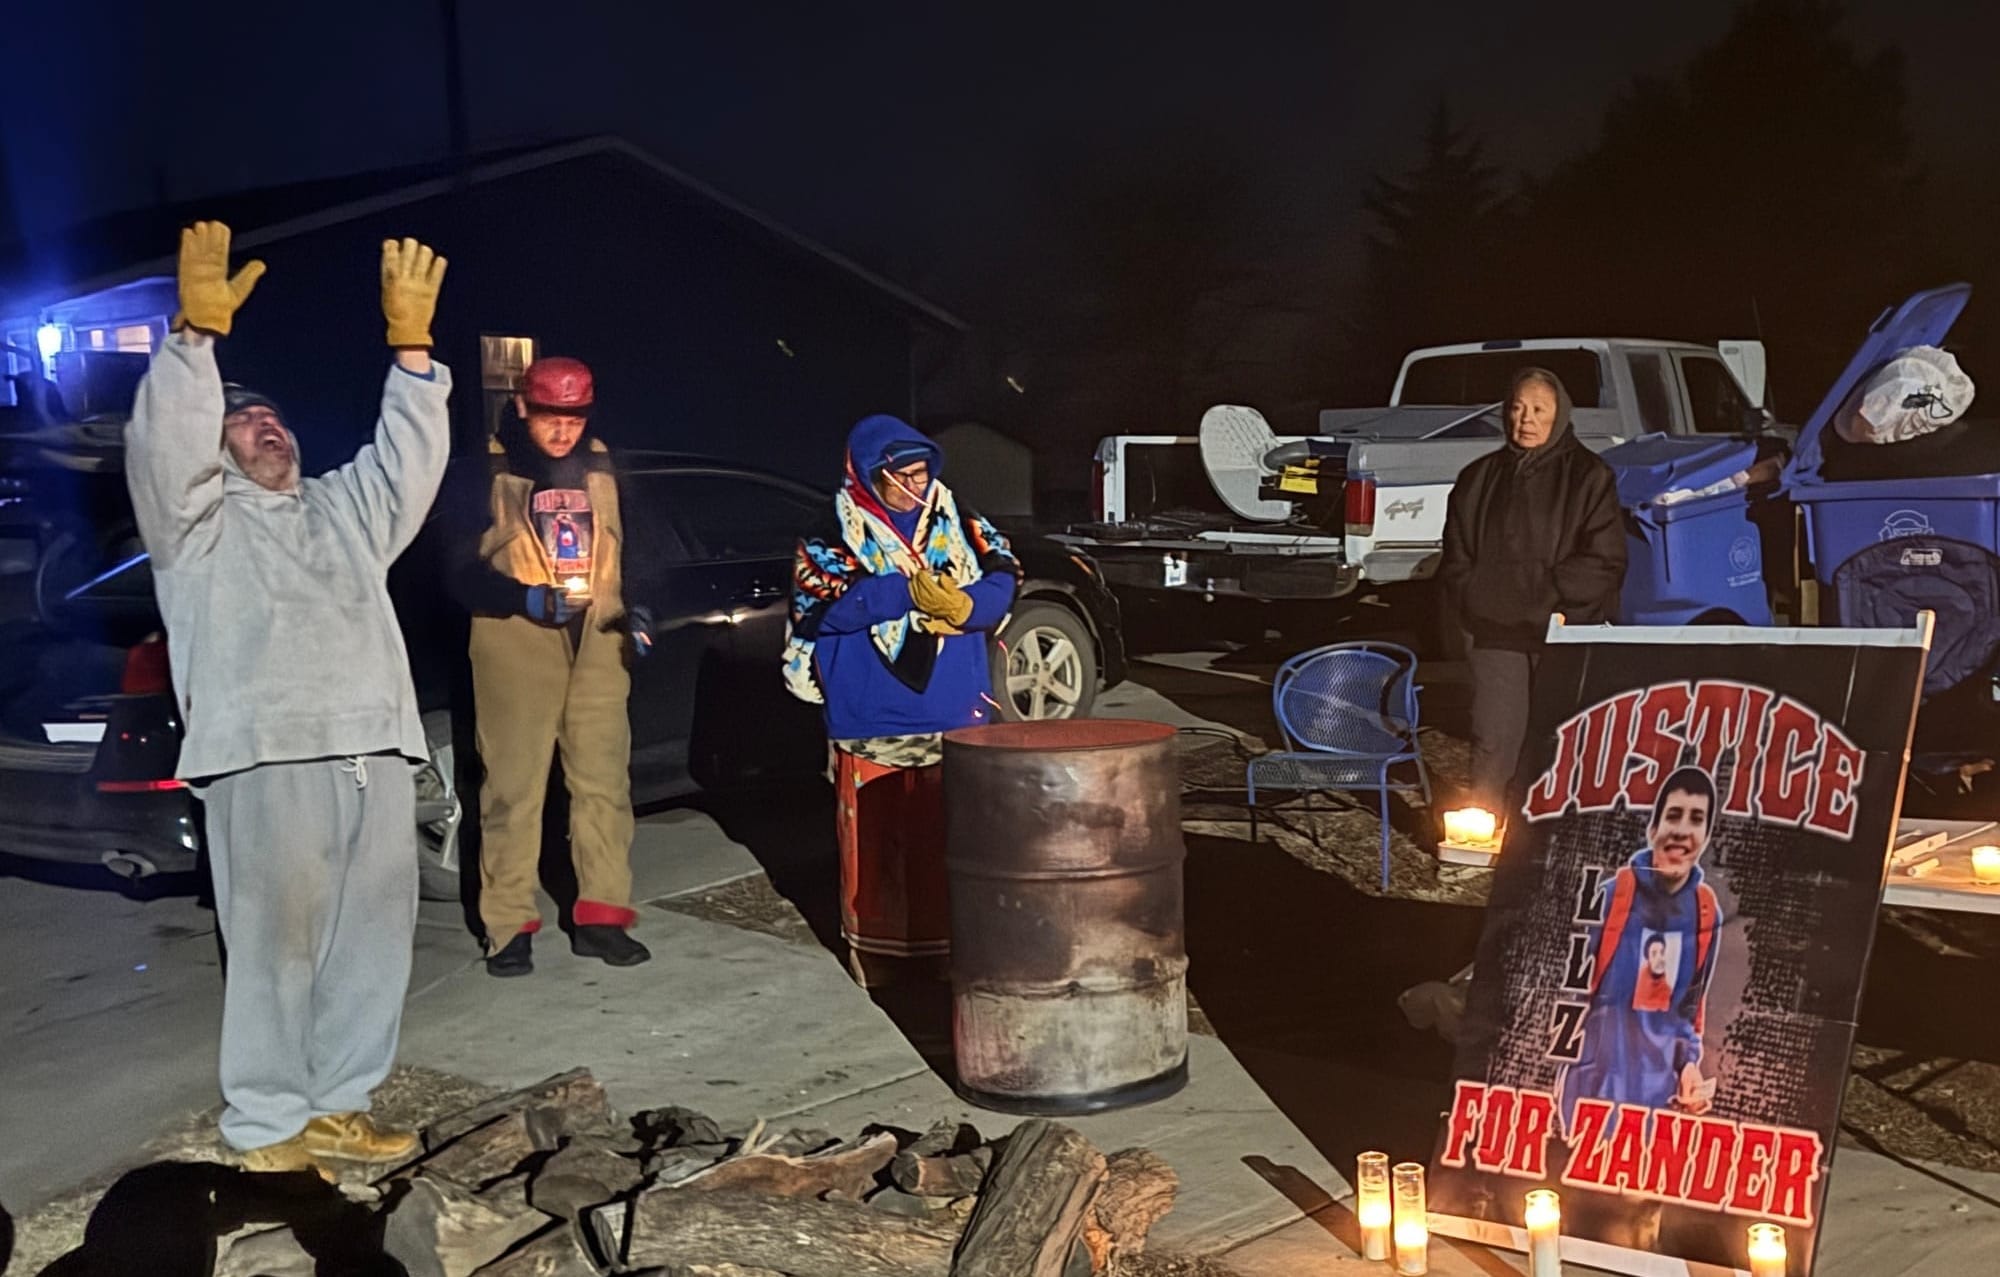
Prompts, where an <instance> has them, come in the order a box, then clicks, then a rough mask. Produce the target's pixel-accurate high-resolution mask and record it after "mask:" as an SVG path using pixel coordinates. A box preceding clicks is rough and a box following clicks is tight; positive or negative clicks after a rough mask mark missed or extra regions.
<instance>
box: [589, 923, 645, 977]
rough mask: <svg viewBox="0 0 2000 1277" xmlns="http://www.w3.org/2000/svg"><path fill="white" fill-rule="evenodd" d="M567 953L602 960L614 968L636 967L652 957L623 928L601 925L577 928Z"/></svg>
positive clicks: (594, 924)
mask: <svg viewBox="0 0 2000 1277" xmlns="http://www.w3.org/2000/svg"><path fill="white" fill-rule="evenodd" d="M569 951H570V952H571V953H573V954H575V955H576V956H577V957H579V958H602V959H604V961H605V962H606V963H608V964H610V965H611V966H614V967H636V966H638V965H639V964H640V963H641V962H644V961H645V960H646V959H648V958H650V957H652V956H653V952H652V950H650V949H648V948H647V947H646V946H645V945H643V944H640V943H639V942H638V941H637V940H634V939H633V938H632V937H631V936H629V935H627V934H626V932H625V928H623V927H613V926H608V925H606V924H603V923H593V924H590V925H588V926H578V927H577V929H576V931H575V932H574V933H573V934H572V935H571V936H570V938H569Z"/></svg>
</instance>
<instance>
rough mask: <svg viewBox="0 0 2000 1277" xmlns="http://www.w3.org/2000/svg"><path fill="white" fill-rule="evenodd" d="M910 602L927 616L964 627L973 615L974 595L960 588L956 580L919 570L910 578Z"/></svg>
mask: <svg viewBox="0 0 2000 1277" xmlns="http://www.w3.org/2000/svg"><path fill="white" fill-rule="evenodd" d="M910 602H912V603H914V604H916V605H917V611H919V612H922V613H923V614H924V615H925V616H931V617H936V618H937V619H938V620H941V621H947V622H949V623H950V624H951V625H952V626H953V627H954V628H956V629H964V628H965V622H966V621H967V620H968V619H969V618H970V617H971V616H972V596H971V595H969V594H967V593H966V592H965V591H964V590H961V589H959V588H958V583H957V582H956V581H948V580H946V579H945V578H944V576H943V575H941V574H940V573H936V572H919V573H917V575H915V576H913V577H911V578H910Z"/></svg>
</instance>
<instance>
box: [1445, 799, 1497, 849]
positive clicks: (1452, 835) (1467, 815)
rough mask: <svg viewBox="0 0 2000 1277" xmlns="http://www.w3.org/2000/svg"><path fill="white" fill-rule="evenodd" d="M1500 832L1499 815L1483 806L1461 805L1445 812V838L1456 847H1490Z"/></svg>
mask: <svg viewBox="0 0 2000 1277" xmlns="http://www.w3.org/2000/svg"><path fill="white" fill-rule="evenodd" d="M1499 832H1500V819H1499V817H1497V816H1495V815H1494V814H1493V813H1492V812H1490V811H1487V810H1486V809H1485V808H1483V807H1461V808H1459V809H1458V810H1457V811H1448V812H1446V813H1445V814H1444V840H1445V841H1446V842H1448V843H1451V844H1452V845H1453V846H1456V847H1490V846H1492V845H1493V844H1494V842H1496V841H1497V840H1498V835H1499Z"/></svg>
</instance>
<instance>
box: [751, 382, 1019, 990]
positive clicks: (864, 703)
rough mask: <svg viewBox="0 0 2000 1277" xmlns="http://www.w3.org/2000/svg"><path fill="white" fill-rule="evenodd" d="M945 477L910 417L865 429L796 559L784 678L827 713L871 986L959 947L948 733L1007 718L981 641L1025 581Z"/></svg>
mask: <svg viewBox="0 0 2000 1277" xmlns="http://www.w3.org/2000/svg"><path fill="white" fill-rule="evenodd" d="M943 468H944V454H943V452H942V450H940V449H939V448H938V446H937V445H936V444H935V443H933V442H931V441H930V440H929V439H927V438H925V437H924V436H923V435H920V434H918V433H917V432H916V431H915V430H913V429H911V428H910V426H909V425H908V424H906V423H905V422H903V421H901V420H899V419H897V418H895V417H890V416H873V417H868V418H866V419H864V420H862V421H861V422H859V423H858V424H857V425H856V426H855V427H854V429H853V431H852V432H851V433H850V434H849V435H848V439H847V468H846V475H845V478H844V479H843V481H842V483H841V486H840V490H839V492H837V493H836V494H835V495H834V499H833V519H832V521H831V522H830V523H829V525H828V526H827V527H825V528H823V529H820V530H819V531H818V533H817V534H815V535H810V536H807V537H804V538H802V539H801V540H800V541H799V546H798V553H797V556H796V558H795V560H794V563H793V572H792V609H791V623H790V626H789V628H788V630H787V633H786V642H785V655H784V676H785V683H786V686H787V687H788V688H789V689H790V690H791V692H792V694H793V695H795V696H797V697H799V698H800V699H801V700H805V701H808V702H812V703H814V704H819V705H822V706H824V707H825V712H826V730H827V738H828V740H829V741H830V742H831V744H832V753H833V767H832V771H833V779H834V784H835V786H836V793H837V802H836V805H835V821H836V826H837V832H838V834H839V839H840V876H841V929H842V931H843V933H844V934H845V935H846V937H847V943H848V951H849V954H850V964H851V966H852V969H853V971H854V975H855V978H856V979H857V980H859V981H860V982H861V983H862V984H864V985H869V984H877V983H884V982H887V981H888V980H890V979H892V978H893V976H894V973H895V971H896V967H897V966H898V965H901V964H900V963H899V962H898V960H902V961H904V962H907V960H911V959H928V960H930V962H931V963H932V964H933V967H934V969H937V970H941V969H942V964H941V960H942V959H943V958H944V957H946V956H947V955H948V954H949V953H950V949H951V940H950V935H951V932H950V913H949V907H948V902H947V898H946V894H945V873H944V800H943V799H944V795H943V780H942V770H943V769H942V767H941V766H940V764H941V763H942V761H943V748H944V747H943V740H942V738H943V734H944V733H945V732H948V731H952V730H954V729H956V728H960V727H971V726H975V725H978V724H980V723H984V722H987V721H988V720H989V719H991V718H992V717H993V716H994V714H995V712H996V711H997V709H998V708H999V707H998V705H997V704H996V703H995V702H994V700H993V697H992V693H991V691H990V688H991V686H992V683H991V676H990V673H989V671H988V668H987V660H986V645H987V641H988V636H989V635H990V634H991V632H992V631H994V630H996V629H998V628H999V626H1000V624H1001V622H1003V621H1004V620H1006V619H1007V614H1008V611H1009V610H1010V609H1011V608H1012V607H1013V604H1014V590H1015V586H1016V583H1017V581H1018V578H1019V576H1020V571H1021V569H1020V565H1019V563H1017V562H1016V560H1015V558H1014V554H1013V551H1012V550H1011V549H1009V547H1008V545H1007V539H1006V538H1005V537H1004V536H1002V535H1001V534H1000V531H999V529H997V528H995V527H994V526H993V525H992V524H991V523H988V522H987V521H986V520H985V519H982V518H980V517H979V515H977V514H975V513H973V512H972V511H971V510H968V509H965V508H963V507H961V506H960V505H959V504H958V502H957V501H956V500H955V499H954V498H953V496H952V494H951V490H950V489H949V488H947V487H946V486H945V485H944V484H943V483H942V482H940V481H939V478H938V476H939V474H940V473H941V472H942V470H943ZM885 958H886V959H889V960H891V961H890V962H888V963H884V962H880V961H877V959H885Z"/></svg>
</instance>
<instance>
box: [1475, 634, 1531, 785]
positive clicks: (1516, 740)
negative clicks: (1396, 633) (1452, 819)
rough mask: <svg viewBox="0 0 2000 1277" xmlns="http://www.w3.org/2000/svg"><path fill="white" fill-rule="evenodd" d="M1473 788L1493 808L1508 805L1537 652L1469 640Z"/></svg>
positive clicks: (1524, 737) (1525, 728) (1523, 737)
mask: <svg viewBox="0 0 2000 1277" xmlns="http://www.w3.org/2000/svg"><path fill="white" fill-rule="evenodd" d="M1466 661H1467V663H1468V665H1469V666H1470V673H1471V676H1472V792H1473V795H1474V796H1475V799H1476V800H1477V801H1478V802H1479V803H1481V804H1482V805H1483V806H1485V807H1486V808H1488V809H1489V810H1491V811H1504V810H1506V807H1505V805H1504V804H1505V801H1506V797H1507V786H1508V784H1509V783H1511V782H1512V781H1513V779H1514V769H1515V767H1516V766H1518V765H1519V763H1520V761H1521V746H1522V744H1523V743H1525V742H1526V740H1527V739H1528V707H1529V704H1530V700H1529V691H1530V688H1531V687H1532V686H1533V683H1534V677H1535V667H1536V666H1537V665H1539V664H1540V663H1541V657H1540V655H1539V654H1535V655H1531V654H1529V653H1527V652H1516V651H1510V650H1507V649H1505V648H1497V647H1481V646H1479V645H1478V644H1477V643H1474V644H1473V647H1472V650H1471V651H1470V652H1468V653H1466Z"/></svg>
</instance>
